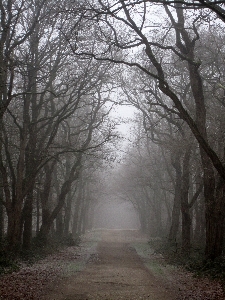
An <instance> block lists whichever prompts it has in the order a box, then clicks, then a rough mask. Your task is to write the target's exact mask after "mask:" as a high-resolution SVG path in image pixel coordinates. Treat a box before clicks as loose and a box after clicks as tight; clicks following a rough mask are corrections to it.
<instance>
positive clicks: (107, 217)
mask: <svg viewBox="0 0 225 300" xmlns="http://www.w3.org/2000/svg"><path fill="white" fill-rule="evenodd" d="M93 227H94V228H95V229H97V228H104V229H139V227H140V223H139V219H138V215H137V212H136V211H135V209H134V208H133V205H132V204H131V203H128V202H121V201H119V200H111V201H105V203H104V202H103V203H100V204H99V205H98V206H97V207H96V209H95V214H94V221H93Z"/></svg>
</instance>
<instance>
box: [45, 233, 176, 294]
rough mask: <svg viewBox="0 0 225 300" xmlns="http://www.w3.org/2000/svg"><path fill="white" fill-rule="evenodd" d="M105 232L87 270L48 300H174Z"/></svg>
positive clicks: (131, 251) (134, 256)
mask: <svg viewBox="0 0 225 300" xmlns="http://www.w3.org/2000/svg"><path fill="white" fill-rule="evenodd" d="M114 236H115V237H116V238H115V239H114V241H113V232H112V231H110V232H108V233H107V232H106V233H105V234H104V236H103V241H101V242H99V244H98V247H97V253H96V255H94V256H91V258H90V262H89V263H88V264H87V266H86V268H85V269H84V270H83V271H81V272H80V273H79V274H78V275H77V276H74V277H71V278H68V279H67V280H66V281H65V282H64V283H63V284H61V285H60V286H59V287H58V288H57V289H56V291H55V293H54V295H53V296H52V297H48V300H50V299H51V300H53V299H54V300H84V299H86V300H98V299H102V300H117V299H123V300H133V299H135V300H136V299H150V300H174V299H176V297H175V295H174V294H173V292H172V291H171V289H168V287H167V286H166V285H165V284H164V283H163V282H160V280H158V279H156V278H155V277H154V276H153V274H151V272H150V271H149V270H148V269H147V268H146V267H145V266H144V264H143V262H142V261H141V259H140V257H139V256H138V255H137V253H136V251H135V250H134V249H133V248H131V247H130V246H129V244H128V243H125V242H122V241H121V242H118V240H119V238H118V233H115V235H114Z"/></svg>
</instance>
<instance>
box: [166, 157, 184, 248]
mask: <svg viewBox="0 0 225 300" xmlns="http://www.w3.org/2000/svg"><path fill="white" fill-rule="evenodd" d="M180 157H181V153H180V152H179V153H177V155H176V156H175V159H174V161H173V162H172V164H173V167H174V169H175V177H176V180H175V196H174V203H173V210H172V223H171V227H170V232H169V242H171V243H175V242H176V238H177V233H178V230H179V223H180V210H181V184H182V181H181V175H182V170H181V163H180Z"/></svg>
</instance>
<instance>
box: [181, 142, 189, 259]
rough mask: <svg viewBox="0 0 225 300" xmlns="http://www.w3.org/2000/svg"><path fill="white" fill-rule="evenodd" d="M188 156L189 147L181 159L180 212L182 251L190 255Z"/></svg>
mask: <svg viewBox="0 0 225 300" xmlns="http://www.w3.org/2000/svg"><path fill="white" fill-rule="evenodd" d="M190 157H191V147H188V149H187V150H186V152H185V155H184V159H183V174H182V192H181V213H182V253H183V254H184V255H185V256H189V255H190V250H191V216H190V207H189V201H188V199H189V187H190V171H189V165H190Z"/></svg>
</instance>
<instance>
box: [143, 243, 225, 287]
mask: <svg viewBox="0 0 225 300" xmlns="http://www.w3.org/2000/svg"><path fill="white" fill-rule="evenodd" d="M148 246H149V249H151V251H152V253H153V254H156V255H162V256H163V258H164V259H165V261H166V262H167V263H168V264H169V265H174V266H181V267H184V268H185V269H186V270H188V271H191V272H192V273H193V274H194V276H199V277H201V276H202V277H209V278H212V279H219V280H222V281H223V282H225V257H220V258H217V259H215V260H214V261H212V260H206V259H205V256H204V248H203V247H202V246H201V245H193V246H192V248H191V251H190V254H189V255H188V256H187V255H185V254H184V253H182V249H181V246H180V244H179V243H174V244H171V243H168V241H167V240H166V239H150V240H149V242H148Z"/></svg>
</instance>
